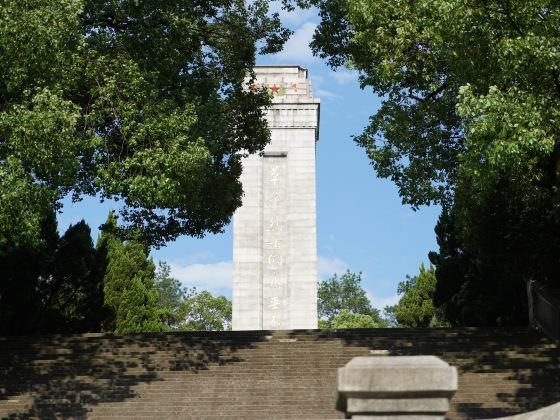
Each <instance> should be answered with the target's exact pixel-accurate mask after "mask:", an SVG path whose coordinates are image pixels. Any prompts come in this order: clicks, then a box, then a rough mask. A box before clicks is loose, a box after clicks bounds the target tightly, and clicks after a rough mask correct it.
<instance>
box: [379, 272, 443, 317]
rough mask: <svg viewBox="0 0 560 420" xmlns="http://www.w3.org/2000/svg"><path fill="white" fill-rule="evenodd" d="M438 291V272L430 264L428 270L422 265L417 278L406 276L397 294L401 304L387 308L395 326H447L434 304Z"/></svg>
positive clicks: (386, 310)
mask: <svg viewBox="0 0 560 420" xmlns="http://www.w3.org/2000/svg"><path fill="white" fill-rule="evenodd" d="M435 290H436V270H435V268H434V267H433V266H432V265H431V264H430V267H428V269H426V267H425V266H424V263H422V264H421V265H420V269H419V272H418V274H417V275H416V276H413V277H410V276H406V280H405V281H403V282H400V283H399V286H398V289H397V293H398V294H399V295H400V296H401V297H400V299H399V302H398V303H397V304H396V305H394V306H391V307H386V308H385V312H386V313H388V314H390V318H391V319H394V321H395V324H396V325H397V326H399V327H405V328H425V327H437V326H443V325H445V322H444V321H443V320H442V316H441V313H440V312H441V311H439V310H438V309H437V308H436V307H435V305H434V302H433V298H434V293H435Z"/></svg>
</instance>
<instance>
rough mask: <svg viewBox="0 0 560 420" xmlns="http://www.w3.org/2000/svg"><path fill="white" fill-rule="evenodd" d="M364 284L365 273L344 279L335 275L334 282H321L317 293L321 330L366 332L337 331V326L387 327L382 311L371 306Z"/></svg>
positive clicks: (347, 273) (347, 275)
mask: <svg viewBox="0 0 560 420" xmlns="http://www.w3.org/2000/svg"><path fill="white" fill-rule="evenodd" d="M361 281H362V273H358V274H355V273H351V272H350V270H347V271H346V273H344V274H343V275H342V276H340V277H338V276H337V275H336V274H334V275H333V276H332V277H331V278H330V279H327V280H323V281H321V282H319V287H318V292H317V296H318V314H319V328H365V327H353V326H352V327H340V326H339V327H336V326H335V323H336V324H337V325H368V326H384V325H385V324H384V323H383V320H382V319H381V316H380V315H379V310H377V309H376V308H374V307H373V306H372V305H371V302H370V300H369V298H368V297H367V293H366V291H365V290H364V288H363V287H362V285H361ZM358 315H359V316H358ZM335 320H336V321H335Z"/></svg>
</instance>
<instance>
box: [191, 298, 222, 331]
mask: <svg viewBox="0 0 560 420" xmlns="http://www.w3.org/2000/svg"><path fill="white" fill-rule="evenodd" d="M186 304H187V317H186V321H185V324H184V329H186V330H187V331H223V330H229V329H231V313H232V307H231V301H230V300H229V299H228V298H226V297H225V296H212V294H211V293H210V292H208V291H206V290H204V291H202V292H200V293H196V294H195V295H194V296H192V297H190V298H188V299H187V300H186Z"/></svg>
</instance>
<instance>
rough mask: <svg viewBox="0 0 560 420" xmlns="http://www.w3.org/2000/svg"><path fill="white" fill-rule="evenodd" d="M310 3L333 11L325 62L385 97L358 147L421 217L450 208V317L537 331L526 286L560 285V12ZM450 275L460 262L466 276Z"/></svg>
mask: <svg viewBox="0 0 560 420" xmlns="http://www.w3.org/2000/svg"><path fill="white" fill-rule="evenodd" d="M287 3H294V2H290V1H287ZM296 3H299V4H302V5H303V6H308V5H314V6H317V7H318V9H319V13H320V16H321V19H322V21H321V23H320V25H319V26H318V28H317V31H316V33H315V36H314V40H313V42H312V47H313V50H314V52H315V53H317V54H319V55H320V56H321V57H323V58H326V59H327V60H328V61H329V63H330V65H331V66H333V67H334V68H337V67H340V66H348V67H350V68H352V69H355V70H357V71H358V72H359V74H360V84H361V86H362V87H364V88H366V87H367V88H371V89H372V90H373V92H375V93H376V94H377V95H378V96H379V97H381V98H382V105H381V107H380V108H379V110H378V111H377V112H375V113H374V114H373V115H372V116H371V118H370V123H369V125H368V126H367V127H366V129H365V130H364V131H363V133H362V134H360V135H358V136H357V137H356V138H355V140H356V142H357V143H358V144H359V145H360V146H361V147H363V148H364V150H365V151H366V153H367V154H368V156H369V158H370V159H371V163H372V165H373V167H374V169H375V170H376V172H377V174H378V175H379V176H381V177H384V178H390V179H392V180H393V181H394V182H395V183H396V185H397V187H398V189H399V193H400V195H401V197H402V199H403V202H404V203H406V204H410V205H411V206H412V207H413V208H418V207H419V206H421V205H425V204H433V203H439V204H441V205H442V206H443V213H442V222H441V223H440V224H439V227H438V230H439V231H442V230H444V231H445V232H446V233H445V235H444V236H447V237H449V238H451V237H453V241H455V242H456V243H457V246H456V247H455V249H454V250H450V247H449V244H446V243H444V242H443V241H440V251H439V253H434V254H432V261H433V262H434V265H435V266H436V277H437V286H436V289H437V290H436V302H437V304H439V305H442V306H443V307H444V309H445V311H446V317H447V318H448V319H449V320H450V321H452V322H454V323H460V324H462V325H468V324H471V325H483V324H484V325H486V324H489V325H492V324H494V325H495V324H500V325H504V324H523V323H525V322H526V313H527V311H526V308H525V306H526V296H525V282H526V281H527V280H529V279H532V278H537V279H540V280H542V281H547V282H551V283H557V282H558V276H557V274H556V268H554V266H555V264H557V261H558V260H559V259H560V239H559V238H560V235H559V233H560V189H559V187H560V141H559V133H558V129H557V127H558V125H559V124H558V123H559V120H560V106H559V105H560V72H559V70H558V51H560V48H559V47H560V41H559V38H558V36H557V33H556V28H557V27H558V25H559V24H560V6H559V5H558V4H556V3H553V2H550V1H548V0H537V1H530V2H527V1H523V0H508V1H502V0H491V1H471V2H465V1H461V0H420V1H414V2H410V1H405V0H397V1H392V0H391V1H389V0H380V1H365V0H342V1H341V0H309V1H297V2H296ZM443 219H447V220H445V221H443ZM441 247H442V248H441ZM448 251H450V253H448ZM448 263H449V264H452V265H454V264H457V263H458V264H460V265H461V268H462V271H461V274H459V275H455V274H452V268H451V266H449V267H448V266H446V264H448ZM446 282H450V283H451V284H445V283H446ZM439 290H441V293H440V292H439ZM506 300H507V301H508V303H507V304H505V303H504V302H505V301H506ZM463 305H466V306H465V308H464V309H466V310H463V309H461V307H462V306H463ZM491 308H495V309H491ZM448 311H450V312H449V313H448ZM451 312H453V313H451Z"/></svg>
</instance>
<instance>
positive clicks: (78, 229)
mask: <svg viewBox="0 0 560 420" xmlns="http://www.w3.org/2000/svg"><path fill="white" fill-rule="evenodd" d="M39 227H40V236H39V240H38V241H35V242H33V243H14V242H11V241H10V242H8V241H6V242H4V243H2V244H1V245H0V280H1V281H0V334H4V335H7V334H32V333H37V332H42V333H61V332H67V333H78V332H87V331H99V330H100V328H101V324H102V322H103V320H104V319H105V317H106V316H107V313H106V311H105V309H104V295H103V274H104V269H103V268H100V264H101V265H102V264H103V261H104V258H103V256H102V255H101V254H100V253H99V252H98V251H97V250H96V249H95V248H94V246H93V241H92V240H91V236H90V229H89V227H88V226H87V225H86V224H85V222H84V221H81V222H79V223H77V224H75V225H71V226H70V227H69V228H68V230H67V231H66V232H65V233H64V235H62V237H60V236H59V235H58V232H57V224H56V218H55V214H54V212H49V213H47V214H45V215H44V216H43V218H41V219H40V223H39Z"/></svg>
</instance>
